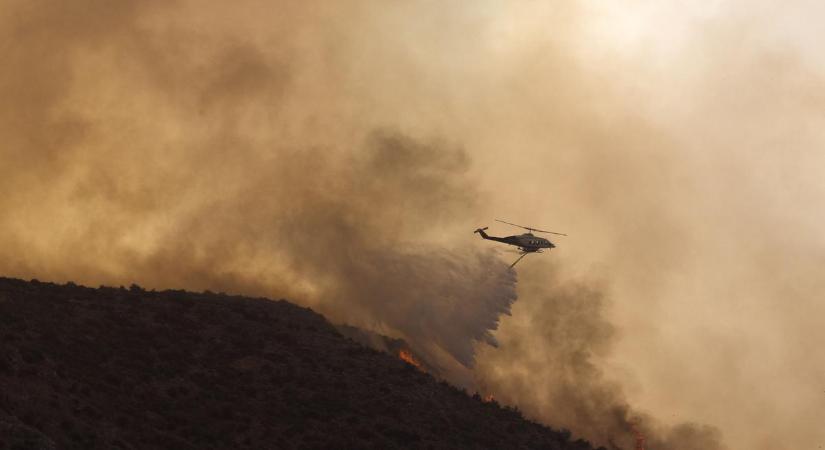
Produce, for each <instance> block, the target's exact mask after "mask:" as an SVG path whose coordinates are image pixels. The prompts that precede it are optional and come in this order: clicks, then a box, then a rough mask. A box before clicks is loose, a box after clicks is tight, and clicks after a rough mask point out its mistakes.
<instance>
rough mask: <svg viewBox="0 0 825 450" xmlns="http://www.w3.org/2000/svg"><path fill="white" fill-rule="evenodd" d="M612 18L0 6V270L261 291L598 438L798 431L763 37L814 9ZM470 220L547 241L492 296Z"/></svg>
mask: <svg viewBox="0 0 825 450" xmlns="http://www.w3.org/2000/svg"><path fill="white" fill-rule="evenodd" d="M643 3H645V2H630V4H625V3H623V4H621V6H608V5H613V3H605V2H590V1H586V0H583V1H577V2H544V3H539V2H525V3H521V2H495V1H487V0H480V1H477V2H451V3H441V4H438V5H436V4H434V3H432V2H425V1H420V2H417V1H411V2H385V1H376V0H353V1H347V2H329V1H292V0H283V1H279V2H269V1H261V0H245V1H242V2H218V1H194V0H179V1H176V2H165V1H164V2H160V1H157V2H156V1H129V0H124V1H118V2H102V1H97V0H76V1H71V2H60V1H56V0H0V52H2V56H3V63H4V68H5V70H3V71H0V98H2V101H0V139H2V144H1V145H0V208H1V209H2V211H3V214H2V215H0V273H1V274H2V275H5V276H18V277H23V278H32V277H36V278H40V279H49V280H55V281H61V280H73V281H75V282H79V283H85V284H92V285H95V284H101V283H105V284H110V285H119V284H123V285H128V284H130V283H133V282H136V283H139V284H141V285H144V286H146V287H154V288H167V287H168V288H186V289H194V290H198V289H211V290H215V291H229V292H237V293H243V294H251V295H264V296H269V297H285V298H289V299H290V300H292V301H296V302H300V303H302V304H304V305H307V306H311V307H313V308H315V309H317V310H319V311H320V312H323V313H324V314H326V315H327V316H329V317H330V318H331V319H332V320H334V321H339V322H345V323H350V324H353V325H356V326H360V327H364V328H367V329H370V330H374V331H377V332H380V333H384V334H389V335H393V336H395V337H403V338H404V339H405V340H406V341H408V342H410V343H411V344H412V345H414V346H415V347H416V348H415V350H416V351H418V352H420V353H422V354H426V355H427V356H428V357H430V358H432V359H434V360H436V361H438V363H439V364H441V365H443V367H444V369H445V373H450V374H451V375H450V376H451V377H452V378H453V380H454V381H456V382H458V383H462V384H465V385H468V386H469V385H470V383H471V382H475V383H477V386H478V388H479V389H481V390H489V391H490V392H491V393H493V394H494V395H495V396H496V397H497V398H499V399H501V400H502V401H503V402H505V403H513V404H516V405H518V406H519V407H520V408H521V409H522V410H524V411H525V412H527V413H528V414H529V415H530V416H531V417H534V418H538V419H541V420H543V421H545V422H546V423H548V424H550V425H554V426H566V427H569V428H570V429H571V430H572V431H573V432H574V434H575V435H577V436H585V437H589V438H591V439H593V440H594V441H597V442H599V443H603V444H609V443H610V442H613V443H616V444H617V445H622V446H623V447H625V448H627V447H628V446H631V445H632V433H631V432H630V428H631V425H632V426H636V427H638V428H640V430H641V431H642V432H643V433H644V434H645V435H646V436H647V438H648V444H649V445H648V446H649V447H650V448H652V449H656V448H680V449H685V448H688V449H689V448H699V447H701V448H718V446H719V444H718V442H719V440H720V438H719V433H718V431H715V430H714V429H709V428H703V427H701V426H694V425H678V424H679V423H680V422H684V421H688V422H691V421H693V420H699V421H707V422H710V423H713V424H717V425H720V426H721V427H722V428H723V429H724V433H725V436H726V437H728V439H731V442H734V441H735V442H737V443H739V444H740V445H741V446H745V447H750V448H760V449H764V450H772V449H774V448H777V447H779V446H796V447H800V448H801V447H804V446H805V445H808V446H810V444H811V443H814V442H819V441H821V439H822V436H823V432H822V429H821V427H818V426H815V425H811V423H810V420H801V419H800V418H803V417H804V418H810V417H817V415H818V414H820V412H821V409H822V405H823V400H822V397H821V396H817V395H816V393H817V392H819V390H818V389H819V388H818V387H817V386H819V384H820V381H821V380H820V378H818V375H817V374H819V373H821V372H822V369H823V367H822V365H823V363H822V361H825V358H822V357H820V356H821V350H818V349H819V347H817V345H816V343H817V342H819V341H821V340H822V338H823V334H822V327H821V323H820V320H819V319H818V318H819V317H822V315H823V306H822V305H823V303H822V302H819V301H818V300H817V299H818V296H819V292H821V291H822V287H823V286H822V281H821V280H823V279H825V277H823V276H822V267H823V265H822V256H821V255H822V254H823V244H822V242H821V241H822V239H820V238H819V236H820V235H821V231H820V229H821V223H822V220H823V218H822V217H821V216H822V211H823V208H822V207H821V204H822V199H823V198H825V189H823V188H822V182H821V179H822V177H821V173H820V172H821V170H819V168H821V167H822V162H823V160H822V156H821V155H822V152H821V151H819V149H821V147H822V142H823V139H824V138H823V135H822V132H821V130H822V129H823V127H822V126H821V124H822V117H823V116H822V114H821V112H822V109H823V106H822V105H823V102H822V99H821V98H820V97H821V96H817V95H815V94H814V93H818V92H822V91H823V90H822V89H821V87H822V80H823V77H822V76H821V73H820V72H818V71H817V66H816V65H815V63H816V62H814V63H812V62H811V61H810V60H809V59H807V58H805V57H802V56H799V55H798V54H797V52H795V51H791V50H789V49H788V48H786V47H783V46H782V45H779V44H776V43H775V42H772V41H771V38H770V37H769V36H768V35H767V34H766V33H765V31H766V30H773V32H786V31H788V30H784V31H783V28H782V27H779V28H777V27H774V26H773V24H774V23H775V22H776V21H775V20H774V18H781V17H784V18H785V19H783V20H789V19H788V18H794V20H796V19H797V18H799V17H803V18H810V17H814V16H813V15H810V14H805V13H806V11H805V10H804V8H802V9H799V8H797V9H799V11H797V12H796V13H794V14H791V15H784V14H783V12H784V9H783V7H779V6H776V7H774V6H770V5H768V4H767V2H750V3H748V4H747V5H745V4H737V3H736V2H735V1H732V2H731V4H730V5H722V6H720V5H718V4H717V2H714V5H716V6H715V7H713V8H710V7H708V8H707V9H708V11H705V8H704V7H693V6H691V5H686V4H681V3H680V4H678V5H675V4H673V3H668V2H651V4H653V3H655V4H656V5H663V6H661V9H659V8H660V7H658V6H657V7H655V8H654V7H651V8H644V7H640V5H641V6H644V5H642V4H643ZM722 3H724V2H722ZM688 6H690V8H688ZM697 8H698V9H699V10H700V11H699V13H700V15H699V16H696V17H694V16H691V17H689V18H687V19H684V20H682V19H678V20H677V16H678V18H681V17H682V16H683V13H685V12H686V11H687V10H690V11H694V13H695V12H696V11H695V10H696V9H697ZM792 9H793V8H792ZM626 10H627V11H626ZM710 10H712V11H710ZM639 11H642V12H644V11H648V12H650V14H648V15H647V16H645V15H644V14H641V15H640V14H637V13H638V12H639ZM703 14H708V15H707V16H703ZM622 18H625V19H627V20H619V19H622ZM614 19H615V20H614ZM809 20H813V19H809ZM792 22H793V21H790V22H788V23H786V24H785V27H784V28H787V29H792V30H791V31H793V32H796V30H804V29H805V27H796V26H795V22H793V23H792ZM813 22H814V23H816V24H817V27H818V23H819V22H821V21H816V20H813ZM674 24H675V25H678V26H671V25H674ZM788 24H790V25H788ZM817 29H821V27H818V28H817ZM640 30H647V33H648V35H644V34H636V33H637V32H638V33H641V31H640ZM663 31H667V33H664V35H662V36H660V35H659V33H662V32H663ZM808 31H810V30H808ZM800 33H802V32H801V31H800ZM803 34H804V33H802V34H800V36H801V37H800V39H801V40H802V41H804V40H805V38H811V36H813V37H818V35H817V34H816V33H812V34H811V35H810V36H807V37H806V36H803ZM640 36H641V38H640ZM622 39H624V40H622ZM809 40H810V45H812V48H814V49H816V48H818V47H817V46H818V45H819V43H820V42H821V40H822V39H813V38H811V39H809ZM777 42H778V41H777ZM497 216H502V218H508V219H510V220H512V221H515V222H522V221H523V222H527V223H529V224H531V225H535V226H539V227H552V228H553V229H554V228H555V227H556V226H559V227H560V230H558V231H565V232H568V233H570V235H571V236H570V237H569V238H567V239H566V240H562V241H560V242H559V244H560V245H559V248H557V249H554V250H553V252H551V253H550V254H549V255H544V256H543V257H541V258H539V257H536V258H531V257H528V258H527V259H526V260H525V261H524V262H522V263H520V265H519V266H517V267H518V269H519V274H520V276H519V284H518V290H517V293H518V298H519V299H518V301H517V302H515V303H514V299H515V294H516V291H515V289H516V284H515V279H514V278H513V275H512V274H511V273H509V272H508V271H507V270H506V264H507V263H509V262H510V261H512V259H514V256H513V257H512V258H501V257H500V256H496V255H494V254H492V253H489V252H488V250H489V249H490V248H491V247H492V246H491V245H490V243H488V242H482V241H480V240H478V238H477V237H474V236H473V235H472V233H471V231H472V230H473V229H474V228H476V227H478V226H483V225H488V224H489V225H492V223H488V221H489V220H491V219H492V218H493V217H497ZM491 228H493V227H491ZM491 231H494V232H495V233H496V234H503V233H508V232H510V231H512V230H504V229H503V228H494V229H492V230H491ZM471 240H474V241H472V242H471ZM482 249H483V250H482ZM507 256H508V257H509V256H510V255H507ZM548 257H549V258H548ZM502 261H505V262H502ZM551 261H558V265H557V266H556V265H551ZM599 264H603V265H604V266H606V267H607V271H609V276H605V277H601V278H599V277H594V276H593V275H592V272H593V266H594V265H599ZM594 278H597V279H599V280H601V281H599V282H594V281H593V280H594ZM612 302H616V307H615V308H614V307H613V306H612V305H614V303H612ZM511 305H512V306H513V311H512V316H511V317H506V318H505V319H504V320H502V323H501V328H500V329H499V330H498V331H496V332H495V333H494V334H495V338H497V339H498V340H499V341H500V346H499V347H498V349H494V348H492V347H490V346H488V345H486V344H487V343H493V342H494V339H493V332H492V330H495V329H496V326H497V323H498V320H499V318H500V317H501V315H502V314H506V313H507V312H508V310H509V308H510V306H511ZM614 324H615V325H614ZM708 349H712V350H713V351H708ZM800 349H805V350H804V351H802V350H800ZM474 352H477V353H478V354H477V356H476V358H475V359H476V361H478V363H477V369H476V371H475V372H474V373H473V372H470V369H467V366H471V365H472V361H473V360H474V356H473V355H474ZM816 352H819V354H817V353H816ZM614 357H615V359H614ZM628 365H630V366H632V367H631V368H628V367H627V366H628ZM753 386H758V388H754V387H753ZM720 398H724V400H722V401H720V400H719V399H720ZM641 404H643V405H644V406H645V408H646V409H640V408H639V409H637V408H634V407H631V406H628V405H634V406H635V405H641ZM765 405H771V406H772V407H771V408H766V407H765ZM774 405H775V407H773V406H774ZM768 410H769V411H768ZM647 411H649V412H650V415H651V416H653V417H656V418H657V419H658V420H660V421H661V425H657V422H656V421H654V420H651V419H649V418H646V417H647V416H646V415H645V412H647ZM674 424H675V425H674ZM754 428H756V429H758V430H760V431H758V432H754Z"/></svg>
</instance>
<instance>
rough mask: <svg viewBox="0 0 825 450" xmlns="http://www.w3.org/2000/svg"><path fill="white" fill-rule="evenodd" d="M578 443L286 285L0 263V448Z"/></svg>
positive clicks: (581, 446)
mask: <svg viewBox="0 0 825 450" xmlns="http://www.w3.org/2000/svg"><path fill="white" fill-rule="evenodd" d="M94 448H98V449H153V448H165V449H207V448H251V449H393V448H413V449H442V448H462V449H464V448H468V449H473V448H479V449H480V448H485V449H511V448H512V449H548V450H549V449H554V450H555V449H570V450H573V449H578V450H588V449H591V448H592V447H591V446H590V445H589V444H587V443H586V442H582V441H572V440H571V439H570V435H569V433H567V432H565V431H554V430H552V429H549V428H547V427H545V426H542V425H540V424H536V423H533V422H530V421H528V420H525V419H524V418H523V417H522V416H521V415H520V414H519V412H518V411H517V410H514V409H511V408H506V407H502V406H500V405H498V404H497V403H496V402H484V401H482V399H480V398H479V397H478V396H477V395H476V396H471V395H468V394H467V393H465V392H463V391H461V390H459V389H456V388H454V387H452V386H450V385H449V384H447V383H445V382H442V381H438V380H436V379H435V378H433V377H432V376H431V375H429V374H426V373H423V372H421V371H419V370H418V369H416V368H415V367H414V366H412V365H410V364H408V363H406V362H404V361H402V360H400V359H398V358H397V357H395V356H393V355H390V354H386V353H382V352H378V351H375V350H372V349H370V348H367V347H364V346H362V345H361V344H359V343H357V342H355V341H353V340H351V339H349V338H347V337H344V336H343V335H342V334H340V332H339V331H338V330H336V329H335V328H334V327H333V326H332V325H330V323H328V322H327V321H326V319H324V317H322V316H321V315H319V314H317V313H314V312H313V311H311V310H309V309H306V308H301V307H299V306H296V305H294V304H291V303H289V302H286V301H284V300H279V301H272V300H267V299H255V298H245V297H238V296H228V295H223V294H214V293H209V292H206V293H191V292H184V291H163V292H154V291H146V290H143V289H141V288H140V287H137V286H132V287H131V288H128V289H127V288H109V287H101V288H99V289H91V288H86V287H81V286H76V285H74V284H71V283H70V284H68V285H55V284H50V283H42V282H38V281H36V280H33V281H31V282H27V281H22V280H15V279H8V278H0V449H94Z"/></svg>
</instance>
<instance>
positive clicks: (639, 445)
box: [630, 424, 645, 450]
mask: <svg viewBox="0 0 825 450" xmlns="http://www.w3.org/2000/svg"><path fill="white" fill-rule="evenodd" d="M630 429H631V430H633V435H634V436H636V447H635V450H645V435H644V434H642V432H641V431H639V428H638V427H636V424H631V425H630Z"/></svg>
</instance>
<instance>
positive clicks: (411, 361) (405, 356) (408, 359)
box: [398, 349, 424, 370]
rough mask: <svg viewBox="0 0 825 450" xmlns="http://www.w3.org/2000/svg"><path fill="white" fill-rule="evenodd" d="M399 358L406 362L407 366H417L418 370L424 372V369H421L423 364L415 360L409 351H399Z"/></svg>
mask: <svg viewBox="0 0 825 450" xmlns="http://www.w3.org/2000/svg"><path fill="white" fill-rule="evenodd" d="M398 357H399V358H401V360H402V361H404V362H406V363H407V364H410V365H412V366H415V367H416V368H418V370H424V368H423V367H421V363H420V362H418V360H417V359H415V357H414V356H413V354H412V352H410V351H409V350H407V349H401V350H399V351H398Z"/></svg>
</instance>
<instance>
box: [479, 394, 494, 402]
mask: <svg viewBox="0 0 825 450" xmlns="http://www.w3.org/2000/svg"><path fill="white" fill-rule="evenodd" d="M493 400H495V397H493V394H487V395H485V396H484V398H482V399H481V401H483V402H484V403H490V402H491V401H493Z"/></svg>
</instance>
